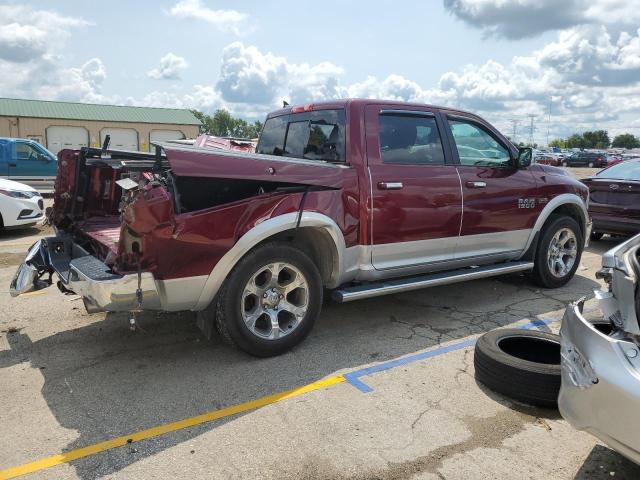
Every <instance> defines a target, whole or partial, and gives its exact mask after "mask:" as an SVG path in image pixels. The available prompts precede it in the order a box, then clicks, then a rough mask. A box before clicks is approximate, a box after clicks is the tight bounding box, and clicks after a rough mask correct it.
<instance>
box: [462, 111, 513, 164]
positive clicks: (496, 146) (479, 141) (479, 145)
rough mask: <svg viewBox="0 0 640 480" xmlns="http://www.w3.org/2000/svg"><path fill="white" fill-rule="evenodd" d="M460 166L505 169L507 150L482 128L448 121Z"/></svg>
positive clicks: (507, 157)
mask: <svg viewBox="0 0 640 480" xmlns="http://www.w3.org/2000/svg"><path fill="white" fill-rule="evenodd" d="M449 126H450V127H451V133H452V134H453V140H454V142H455V144H456V148H457V150H458V157H459V158H460V164H461V165H469V166H474V167H507V166H509V165H510V163H511V156H510V155H509V150H507V148H506V147H505V146H504V145H502V144H501V143H500V142H498V141H497V140H496V139H495V138H493V136H492V135H491V134H490V133H489V132H488V131H486V130H485V129H484V128H482V127H480V126H479V125H476V124H475V123H472V122H466V121H464V120H452V119H450V120H449Z"/></svg>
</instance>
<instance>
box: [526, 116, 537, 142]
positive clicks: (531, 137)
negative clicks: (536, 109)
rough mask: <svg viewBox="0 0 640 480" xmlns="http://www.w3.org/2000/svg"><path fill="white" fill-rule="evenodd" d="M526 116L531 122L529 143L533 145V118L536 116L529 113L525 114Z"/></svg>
mask: <svg viewBox="0 0 640 480" xmlns="http://www.w3.org/2000/svg"><path fill="white" fill-rule="evenodd" d="M527 117H529V120H530V121H531V124H530V126H529V145H530V146H531V147H533V131H534V129H535V127H534V126H533V120H534V118H536V116H535V115H533V114H532V113H530V114H529V115H527Z"/></svg>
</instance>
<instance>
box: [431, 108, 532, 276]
mask: <svg viewBox="0 0 640 480" xmlns="http://www.w3.org/2000/svg"><path fill="white" fill-rule="evenodd" d="M443 119H444V120H445V122H446V124H447V127H448V128H447V133H448V135H449V138H450V142H451V144H452V151H453V154H454V155H456V156H457V161H458V166H457V167H456V168H457V170H458V173H459V174H460V180H461V182H462V197H463V205H464V211H463V214H462V228H461V230H460V239H459V240H458V245H457V248H456V258H457V259H463V258H469V259H470V261H469V263H470V264H478V263H483V261H485V262H486V263H490V262H492V261H498V260H502V259H507V258H515V257H517V256H518V255H519V254H520V253H521V252H522V250H523V249H524V248H525V246H526V244H527V240H528V238H529V234H530V233H531V229H532V228H533V225H534V223H535V221H536V218H537V217H538V214H539V212H540V210H541V206H540V202H538V201H537V188H536V180H535V177H534V176H533V174H532V173H531V172H530V171H529V169H527V168H525V169H519V168H517V167H516V164H515V158H514V157H515V151H513V152H512V151H511V150H510V148H509V146H508V144H507V143H506V141H504V140H503V139H502V138H501V137H500V135H499V134H498V133H497V132H496V131H494V130H493V129H492V128H491V127H489V126H488V125H486V124H484V123H483V122H481V121H479V120H478V119H475V118H471V117H464V116H459V115H455V116H454V115H444V116H443Z"/></svg>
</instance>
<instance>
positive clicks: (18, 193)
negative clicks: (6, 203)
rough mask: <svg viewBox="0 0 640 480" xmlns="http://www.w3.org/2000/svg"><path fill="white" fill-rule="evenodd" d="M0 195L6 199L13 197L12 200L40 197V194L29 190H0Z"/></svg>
mask: <svg viewBox="0 0 640 480" xmlns="http://www.w3.org/2000/svg"><path fill="white" fill-rule="evenodd" d="M0 193H1V194H2V195H6V196H8V197H13V198H33V197H38V196H40V194H39V193H38V192H32V191H30V190H2V189H0Z"/></svg>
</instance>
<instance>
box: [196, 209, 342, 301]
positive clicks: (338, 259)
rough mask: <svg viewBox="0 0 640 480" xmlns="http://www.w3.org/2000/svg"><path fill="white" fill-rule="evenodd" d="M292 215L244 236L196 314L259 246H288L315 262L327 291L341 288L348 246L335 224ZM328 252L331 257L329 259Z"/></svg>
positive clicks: (210, 280)
mask: <svg viewBox="0 0 640 480" xmlns="http://www.w3.org/2000/svg"><path fill="white" fill-rule="evenodd" d="M299 220H300V222H299V224H298V213H297V212H292V213H287V214H284V215H279V216H277V217H273V218H270V219H269V220H266V221H264V222H262V223H260V224H258V225H256V226H255V227H253V228H252V229H251V230H249V231H248V232H247V233H245V234H244V235H243V236H242V237H240V239H239V240H238V241H237V242H236V244H235V245H234V246H233V247H232V248H231V249H230V250H229V251H228V252H227V253H226V254H225V255H224V256H223V257H222V258H221V259H220V261H219V262H218V263H217V264H216V266H215V267H214V268H213V270H212V271H211V273H210V274H209V276H208V277H207V280H206V282H205V285H204V288H203V290H202V293H201V294H200V298H199V300H198V303H197V304H196V306H195V308H194V310H203V309H205V308H207V306H208V305H209V304H210V303H211V302H212V301H213V299H214V298H215V296H216V294H217V293H218V290H219V289H220V287H221V286H222V284H223V282H224V281H225V279H226V278H227V276H228V275H229V273H230V272H231V270H233V268H234V267H235V266H236V264H237V263H238V262H239V261H240V259H242V257H244V256H245V255H246V254H247V253H248V252H249V251H251V250H252V249H254V248H255V247H256V246H258V245H261V244H264V243H267V242H272V241H282V242H289V243H291V244H293V245H294V246H297V247H298V248H300V249H301V250H303V251H304V252H305V253H307V254H308V255H309V256H310V257H311V259H312V260H313V261H314V263H315V264H316V266H317V267H318V269H319V270H320V275H321V277H322V283H323V285H324V286H325V287H328V288H334V287H336V286H338V284H339V281H340V278H341V275H342V272H343V271H344V257H345V249H346V247H345V242H344V236H343V235H342V231H341V230H340V228H339V227H338V225H337V224H336V222H335V221H334V220H333V219H331V218H330V217H327V216H326V215H323V214H321V213H317V212H303V214H302V216H301V217H300V219H299ZM327 252H328V253H329V255H327Z"/></svg>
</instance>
